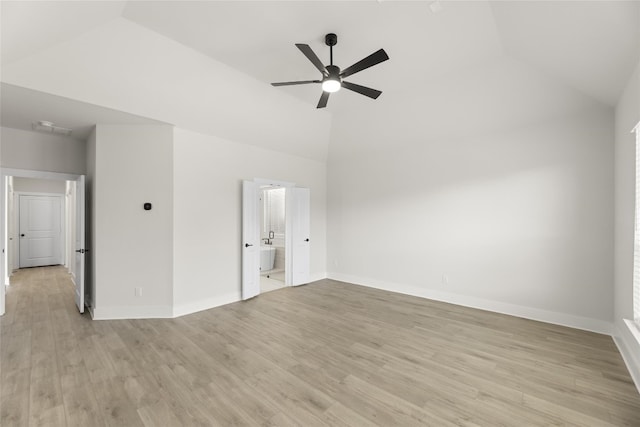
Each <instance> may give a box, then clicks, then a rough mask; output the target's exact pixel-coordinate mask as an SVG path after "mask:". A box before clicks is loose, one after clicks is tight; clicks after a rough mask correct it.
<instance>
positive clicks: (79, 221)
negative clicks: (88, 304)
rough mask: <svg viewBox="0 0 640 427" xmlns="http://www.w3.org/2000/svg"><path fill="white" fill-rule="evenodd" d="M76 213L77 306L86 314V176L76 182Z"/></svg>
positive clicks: (75, 277)
mask: <svg viewBox="0 0 640 427" xmlns="http://www.w3.org/2000/svg"><path fill="white" fill-rule="evenodd" d="M74 200H75V202H76V211H75V216H76V218H75V225H76V230H75V231H76V232H75V237H76V242H75V255H76V257H75V264H76V265H75V271H74V274H75V276H74V284H75V285H76V306H77V307H78V310H79V311H80V313H84V298H85V295H84V293H85V292H84V291H85V272H84V264H85V256H86V249H85V235H84V224H85V204H84V203H85V201H84V175H81V176H80V177H78V179H77V180H76V185H75V197H74Z"/></svg>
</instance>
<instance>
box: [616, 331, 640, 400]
mask: <svg viewBox="0 0 640 427" xmlns="http://www.w3.org/2000/svg"><path fill="white" fill-rule="evenodd" d="M624 323H625V325H623V326H621V325H617V326H618V327H617V328H616V334H615V335H614V336H613V342H615V343H616V346H617V347H618V350H619V351H620V354H621V355H622V360H624V363H625V365H627V370H628V371H629V374H630V375H631V379H632V380H633V382H634V384H635V385H636V389H637V390H638V393H640V340H638V336H639V335H640V331H638V328H637V326H636V324H635V323H634V322H633V321H632V320H628V319H624Z"/></svg>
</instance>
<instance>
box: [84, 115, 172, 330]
mask: <svg viewBox="0 0 640 427" xmlns="http://www.w3.org/2000/svg"><path fill="white" fill-rule="evenodd" d="M172 157H173V131H172V127H171V126H156V125H126V126H124V125H100V124H98V125H97V126H96V156H95V159H96V164H95V175H94V180H93V184H92V188H93V192H92V197H91V199H92V203H93V212H92V220H93V225H92V227H93V230H94V231H93V236H92V241H93V244H92V249H94V250H95V253H94V255H93V263H94V281H95V285H94V286H95V294H94V301H93V303H94V308H93V314H94V318H96V319H100V318H118V317H124V318H132V317H141V318H144V317H168V316H171V313H172V297H173V295H172V277H173V268H172V267H173V266H172V264H173V262H172V258H173V254H172V239H173V160H172ZM145 202H150V203H152V205H153V209H152V210H150V211H145V210H144V209H143V204H144V203H145ZM136 287H141V288H142V296H138V297H136V296H135V293H134V288H136Z"/></svg>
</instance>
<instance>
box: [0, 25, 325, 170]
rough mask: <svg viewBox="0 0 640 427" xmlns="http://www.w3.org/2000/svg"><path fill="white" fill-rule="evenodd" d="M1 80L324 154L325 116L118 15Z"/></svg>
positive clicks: (9, 69) (16, 65) (17, 64)
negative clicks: (116, 17)
mask: <svg viewBox="0 0 640 427" xmlns="http://www.w3.org/2000/svg"><path fill="white" fill-rule="evenodd" d="M292 49H293V46H292ZM2 81H3V82H5V83H10V84H13V85H16V86H21V87H25V88H30V89H34V90H39V91H42V92H46V93H51V94H55V95H59V96H64V97H67V98H71V99H77V100H80V101H84V102H87V103H90V104H94V105H99V106H104V107H108V108H112V109H115V110H120V111H124V112H127V113H131V114H136V115H139V116H143V117H148V118H151V119H155V120H159V121H162V122H165V123H172V124H174V125H176V126H179V127H181V128H185V129H192V130H195V131H198V132H203V133H206V134H211V135H218V136H221V137H223V138H227V139H229V140H232V141H236V142H242V143H249V144H254V145H258V146H262V147H267V148H270V149H273V150H279V151H284V152H289V153H292V154H297V155H300V156H303V157H307V158H314V159H320V160H323V159H325V158H326V154H327V142H328V139H329V131H330V124H331V116H330V114H329V113H328V112H327V111H318V110H316V109H315V108H313V107H311V106H310V105H309V104H305V103H303V102H302V101H299V100H298V99H295V98H293V97H291V96H289V95H287V94H285V93H283V91H282V90H279V89H278V88H274V87H271V86H270V85H269V84H267V83H264V82H260V81H258V80H256V79H254V78H252V77H250V76H248V75H247V74H244V73H241V72H239V71H237V70H235V69H232V68H230V67H229V66H227V65H225V64H223V63H221V62H218V61H215V60H214V59H212V58H211V57H209V56H207V55H204V54H202V53H199V52H197V51H196V50H194V49H191V48H187V47H186V46H184V45H182V44H180V43H178V42H176V41H174V40H172V39H170V38H167V37H164V36H162V35H160V34H158V33H156V32H154V31H151V30H149V29H147V28H144V27H142V26H140V25H137V24H134V23H133V22H131V21H128V20H126V19H124V18H118V19H114V20H112V21H110V22H107V23H105V24H103V25H100V26H97V27H96V28H94V29H92V30H90V31H87V32H85V33H83V34H82V35H81V36H79V37H77V38H75V39H73V40H69V41H67V42H63V43H60V44H58V45H56V46H53V47H51V48H49V49H43V50H41V51H39V52H37V53H36V54H34V55H31V56H28V57H26V58H23V59H20V60H17V61H14V62H12V63H10V64H3V66H2ZM167 82H170V84H167Z"/></svg>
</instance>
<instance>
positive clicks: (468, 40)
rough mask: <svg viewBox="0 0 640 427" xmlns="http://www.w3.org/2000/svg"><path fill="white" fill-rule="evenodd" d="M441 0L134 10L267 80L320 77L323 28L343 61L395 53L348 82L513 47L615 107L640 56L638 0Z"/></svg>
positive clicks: (302, 90)
mask: <svg viewBox="0 0 640 427" xmlns="http://www.w3.org/2000/svg"><path fill="white" fill-rule="evenodd" d="M442 3H443V7H444V8H443V10H442V11H441V12H440V13H433V12H431V9H430V8H429V4H430V2H427V1H408V2H404V1H384V2H377V1H352V2H341V1H335V2H333V1H328V2H327V1H319V2H308V1H304V2H269V1H258V2H245V1H240V2H237V1H236V2H218V1H216V2H167V1H160V2H155V1H143V2H128V3H127V6H126V7H125V9H124V12H123V16H124V17H125V18H127V19H130V20H132V21H134V22H136V23H138V24H140V25H144V26H146V27H148V28H150V29H152V30H154V31H156V32H158V33H161V34H163V35H165V36H167V37H170V38H172V39H174V40H177V41H179V42H181V43H183V44H185V45H187V46H189V47H192V48H194V49H196V50H198V51H200V52H203V53H205V54H207V55H209V56H211V57H213V58H215V59H217V60H219V61H222V62H224V63H226V64H228V65H230V66H232V67H233V68H236V69H238V70H241V71H243V72H245V73H247V74H250V75H252V76H254V77H255V78H257V79H258V80H261V81H263V82H274V81H290V80H298V79H300V80H308V79H315V78H318V72H317V71H316V70H315V68H314V67H313V66H312V65H311V64H310V63H309V61H307V59H306V58H305V57H304V56H303V55H302V54H301V53H300V52H299V51H298V50H297V49H296V48H295V46H294V43H306V44H309V45H310V46H311V47H312V48H313V49H314V51H315V52H316V53H317V54H318V56H320V58H321V59H323V60H325V61H327V62H328V48H327V47H326V46H325V45H324V35H325V34H326V33H328V32H335V33H336V34H338V38H339V39H338V46H336V47H335V48H334V58H335V61H334V62H335V63H336V64H338V65H339V66H341V67H342V68H345V67H346V66H348V65H350V64H352V63H354V62H356V61H358V60H359V59H361V58H363V57H364V56H366V55H368V54H370V53H372V52H374V51H375V50H377V49H379V48H381V47H382V48H384V49H385V50H386V51H387V52H388V54H389V56H390V58H391V60H390V61H389V62H387V63H384V64H381V65H380V66H378V67H375V68H372V69H369V70H366V71H364V72H362V74H359V75H356V76H353V77H351V78H350V79H349V80H350V81H353V82H354V83H363V84H365V85H369V84H370V85H371V86H373V87H375V88H378V89H379V90H382V91H383V92H384V91H388V90H403V89H410V88H411V85H412V84H414V82H419V81H425V80H433V79H438V78H439V77H441V76H443V75H446V74H448V73H451V72H457V71H459V70H461V69H464V68H466V67H469V66H471V65H475V64H478V63H481V62H487V61H491V60H493V59H496V58H497V57H499V56H501V55H503V54H505V53H506V54H507V55H508V56H510V57H513V58H514V59H518V60H522V61H524V62H526V63H527V64H529V65H530V66H532V67H535V68H538V69H541V70H544V71H546V72H548V73H550V74H551V75H552V76H554V77H557V78H559V79H561V80H562V81H564V83H566V84H568V85H570V86H572V87H575V88H577V89H579V90H581V91H583V92H585V93H587V94H588V95H590V96H592V97H594V98H596V99H597V100H599V101H601V102H603V103H606V104H608V105H614V104H615V101H616V100H617V99H618V97H619V95H620V93H621V92H622V90H623V86H624V84H625V83H626V81H627V79H628V78H629V76H630V75H631V72H632V70H633V67H634V66H635V64H636V63H637V62H638V58H639V55H640V2H638V1H619V2H616V1H560V2H555V1H538V2H532V1H531V2H526V1H524V2H523V1H494V2H489V1H443V2H442ZM279 90H284V91H288V92H289V93H291V94H293V95H294V96H298V97H301V98H302V99H304V100H308V101H309V102H312V103H315V102H317V98H318V97H319V95H320V91H319V88H318V87H316V86H315V85H311V87H301V86H297V87H288V88H280V89H279ZM336 97H337V95H336V96H334V97H333V98H336ZM365 101H367V100H366V99H365ZM330 102H334V99H332V100H331V101H330Z"/></svg>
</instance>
